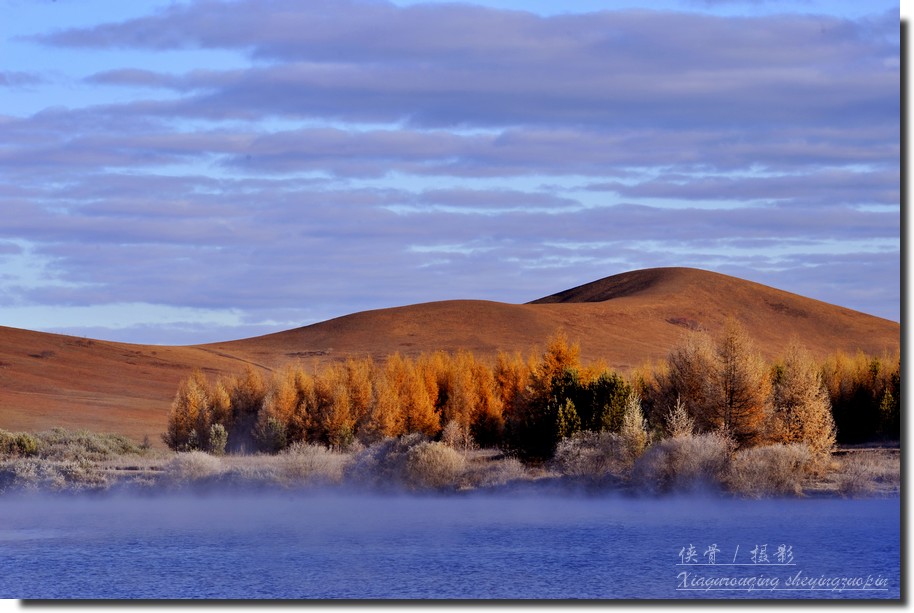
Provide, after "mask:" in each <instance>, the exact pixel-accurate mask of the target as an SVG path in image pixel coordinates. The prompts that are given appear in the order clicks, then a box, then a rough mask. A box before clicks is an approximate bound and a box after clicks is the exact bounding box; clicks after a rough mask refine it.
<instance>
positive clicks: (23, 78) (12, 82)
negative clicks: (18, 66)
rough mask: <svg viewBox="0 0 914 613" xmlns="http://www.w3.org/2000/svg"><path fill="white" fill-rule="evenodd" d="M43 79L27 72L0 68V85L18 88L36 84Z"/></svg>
mask: <svg viewBox="0 0 914 613" xmlns="http://www.w3.org/2000/svg"><path fill="white" fill-rule="evenodd" d="M43 81H44V79H42V78H41V77H40V76H38V75H36V74H32V73H29V72H21V71H10V70H0V87H8V88H20V87H27V86H29V85H37V84H39V83H42V82H43Z"/></svg>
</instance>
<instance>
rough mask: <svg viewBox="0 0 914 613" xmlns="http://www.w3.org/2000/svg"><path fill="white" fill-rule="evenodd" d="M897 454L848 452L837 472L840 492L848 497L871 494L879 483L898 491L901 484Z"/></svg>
mask: <svg viewBox="0 0 914 613" xmlns="http://www.w3.org/2000/svg"><path fill="white" fill-rule="evenodd" d="M900 468H901V467H900V463H899V461H898V457H897V456H892V455H886V454H881V453H874V452H870V453H860V452H854V453H848V454H846V455H845V456H844V457H842V458H841V465H840V468H839V471H838V474H837V483H838V492H840V493H841V495H843V496H847V497H852V498H853V497H859V496H869V495H872V494H874V493H876V490H877V489H878V486H879V485H884V486H888V487H887V489H889V490H890V491H893V492H894V491H898V489H899V488H900V485H901V472H900Z"/></svg>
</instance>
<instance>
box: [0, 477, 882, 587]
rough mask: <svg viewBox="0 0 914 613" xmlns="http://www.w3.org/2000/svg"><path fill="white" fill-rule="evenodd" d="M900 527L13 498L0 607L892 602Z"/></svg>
mask: <svg viewBox="0 0 914 613" xmlns="http://www.w3.org/2000/svg"><path fill="white" fill-rule="evenodd" d="M899 524H900V515H899V500H898V499H892V500H822V499H818V500H793V499H792V500H762V501H757V500H756V501H751V500H731V499H716V498H663V499H653V498H651V499H632V498H619V497H586V496H559V495H556V494H555V493H551V494H541V495H533V494H528V495H477V496H448V497H410V496H378V495H367V494H358V493H341V492H335V493H329V492H324V493H315V492H312V493H297V494H285V495H283V494H268V495H264V494H250V495H236V496H228V495H211V496H205V497H194V496H190V495H185V496H178V495H163V496H150V497H134V498H127V497H123V498H119V497H114V496H112V497H98V498H90V497H86V498H80V497H71V498H59V499H47V498H14V499H4V500H0V526H2V529H0V568H2V569H3V573H0V597H5V598H360V599H361V598H562V599H565V598H587V599H605V598H613V599H615V598H626V599H628V598H638V599H640V598H652V599H655V598H662V599H666V598H898V597H899V583H900V572H899V567H900V546H899ZM788 547H789V548H790V549H789V552H790V554H791V558H790V562H784V560H786V559H787V558H786V557H784V556H782V558H780V559H779V558H778V557H777V556H778V552H779V551H780V553H781V554H783V553H785V552H787V548H788ZM753 551H754V552H755V554H754V556H753ZM760 553H764V554H765V557H764V558H763V557H761V556H760V555H759V554H760ZM688 554H692V555H691V556H690V555H688ZM710 562H714V564H711V563H710ZM683 573H686V575H685V576H684V575H683ZM797 573H800V575H797ZM842 577H843V578H845V580H844V582H843V583H840V584H839V583H835V578H837V580H838V581H840V578H842ZM867 577H870V582H869V584H868V585H869V587H867V588H866V589H863V588H862V587H861V586H863V585H865V584H866V578H867ZM877 577H879V578H881V580H882V583H878V582H877V580H876V578H877ZM857 578H859V582H857V583H855V582H854V581H855V580H856V579H857ZM858 584H859V585H858ZM772 585H775V587H776V589H770V587H771V586H772ZM759 586H764V587H768V588H769V589H767V590H763V589H759ZM855 586H856V587H855ZM812 588H815V590H813V589H812ZM842 588H843V589H842Z"/></svg>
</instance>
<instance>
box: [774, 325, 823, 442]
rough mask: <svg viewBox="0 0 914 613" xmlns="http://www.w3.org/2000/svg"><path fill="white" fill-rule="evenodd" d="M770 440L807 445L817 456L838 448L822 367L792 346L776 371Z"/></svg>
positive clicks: (804, 351) (804, 350)
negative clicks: (836, 446) (835, 447)
mask: <svg viewBox="0 0 914 613" xmlns="http://www.w3.org/2000/svg"><path fill="white" fill-rule="evenodd" d="M769 436H770V437H771V438H772V439H773V440H774V441H776V442H779V443H806V445H807V446H808V447H809V449H810V451H812V452H813V453H815V454H827V453H830V452H831V451H832V449H833V448H834V445H835V421H834V419H833V418H832V413H831V401H830V400H829V397H828V391H827V390H826V389H825V385H824V383H823V381H822V375H821V371H820V369H819V367H818V366H817V364H816V363H815V361H814V360H813V359H812V356H811V355H810V354H809V352H808V351H807V350H806V349H805V348H804V347H802V346H801V345H800V344H799V343H797V342H792V343H791V344H790V345H789V346H788V348H787V351H786V355H785V357H784V360H783V362H782V363H781V364H779V365H778V367H777V369H776V371H775V377H774V386H773V390H772V415H771V420H770V424H769Z"/></svg>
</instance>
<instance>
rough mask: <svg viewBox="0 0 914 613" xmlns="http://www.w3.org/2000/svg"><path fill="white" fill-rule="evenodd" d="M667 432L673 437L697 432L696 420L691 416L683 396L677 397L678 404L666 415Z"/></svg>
mask: <svg viewBox="0 0 914 613" xmlns="http://www.w3.org/2000/svg"><path fill="white" fill-rule="evenodd" d="M664 425H665V426H666V431H667V433H668V434H669V435H670V436H672V437H673V438H676V437H680V436H691V435H692V434H694V432H695V420H694V419H693V418H692V417H690V416H689V412H688V411H687V410H686V407H685V403H683V402H682V398H680V397H678V396H677V397H676V404H674V405H673V408H672V409H670V412H669V413H668V414H667V416H666V420H665V424H664Z"/></svg>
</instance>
